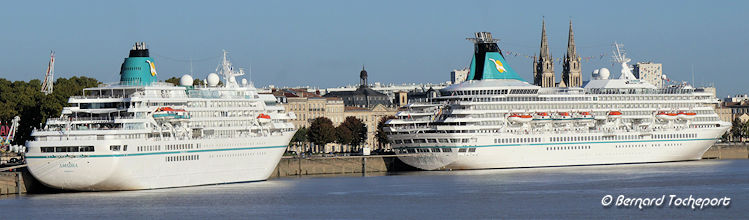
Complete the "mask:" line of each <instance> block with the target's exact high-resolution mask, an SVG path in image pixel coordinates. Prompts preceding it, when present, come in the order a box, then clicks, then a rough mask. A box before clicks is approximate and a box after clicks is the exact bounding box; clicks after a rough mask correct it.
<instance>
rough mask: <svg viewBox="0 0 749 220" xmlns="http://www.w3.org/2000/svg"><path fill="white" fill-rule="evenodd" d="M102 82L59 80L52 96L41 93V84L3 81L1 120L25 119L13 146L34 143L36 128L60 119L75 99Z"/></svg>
mask: <svg viewBox="0 0 749 220" xmlns="http://www.w3.org/2000/svg"><path fill="white" fill-rule="evenodd" d="M99 84H100V83H99V81H98V80H96V79H93V78H88V77H71V78H58V79H57V80H55V82H54V88H55V90H54V91H53V92H52V94H49V95H44V94H43V93H42V92H41V81H40V80H38V79H34V80H30V81H29V82H24V81H15V82H10V81H8V80H6V79H0V121H4V122H7V121H9V120H11V119H12V118H13V117H15V116H20V117H21V122H20V124H19V126H18V131H17V132H16V136H15V139H14V140H13V144H24V143H25V142H26V141H28V140H31V132H32V131H33V129H34V128H39V127H40V126H42V125H43V124H44V123H45V122H46V120H47V119H48V118H50V117H58V116H60V112H61V111H62V108H63V107H64V106H69V105H68V99H69V98H70V97H71V96H75V95H82V94H83V89H84V88H89V87H95V86H98V85H99Z"/></svg>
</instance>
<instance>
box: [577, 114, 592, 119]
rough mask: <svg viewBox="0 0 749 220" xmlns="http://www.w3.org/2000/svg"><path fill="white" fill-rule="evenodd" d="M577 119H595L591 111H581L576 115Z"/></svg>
mask: <svg viewBox="0 0 749 220" xmlns="http://www.w3.org/2000/svg"><path fill="white" fill-rule="evenodd" d="M575 119H576V120H591V119H593V115H591V114H590V112H579V113H577V115H575Z"/></svg>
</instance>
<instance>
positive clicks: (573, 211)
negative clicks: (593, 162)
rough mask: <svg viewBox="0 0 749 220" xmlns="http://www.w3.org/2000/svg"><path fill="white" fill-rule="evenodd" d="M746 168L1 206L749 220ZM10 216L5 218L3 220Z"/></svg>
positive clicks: (428, 180)
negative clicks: (658, 200)
mask: <svg viewBox="0 0 749 220" xmlns="http://www.w3.org/2000/svg"><path fill="white" fill-rule="evenodd" d="M672 194H673V195H677V196H679V197H688V196H689V195H693V196H694V197H724V196H727V197H730V198H731V199H732V203H731V206H730V207H728V208H708V209H704V210H692V209H691V208H674V207H668V206H666V205H664V207H661V208H656V207H651V208H645V209H643V210H640V209H638V208H636V207H635V208H617V207H604V206H602V205H601V199H602V198H603V197H604V196H605V195H612V196H613V197H614V198H615V197H616V196H618V195H626V196H628V197H660V196H662V195H666V197H668V195H672ZM748 208H749V160H706V161H692V162H677V163H655V164H637V165H613V166H579V167H557V168H529V169H498V170H476V171H433V172H426V171H422V172H404V173H397V174H389V175H378V176H367V177H360V176H348V177H303V178H282V179H272V180H269V181H263V182H254V183H241V184H226V185H215V186H200V187H186V188H175V189H161V190H143V191H126V192H96V193H63V194H47V195H28V196H13V197H6V198H4V199H0V211H1V212H2V215H3V219H57V218H66V219H71V218H107V219H143V218H162V219H175V218H179V219H186V218H199V219H206V218H214V217H215V218H219V219H224V218H242V219H260V218H263V219H265V218H277V219H299V218H312V219H370V218H377V219H455V218H458V219H475V218H576V217H581V216H588V217H596V218H610V217H618V218H625V217H627V218H642V217H645V218H683V217H693V218H713V219H714V218H740V219H747V218H749V209H748ZM6 217H7V218H6Z"/></svg>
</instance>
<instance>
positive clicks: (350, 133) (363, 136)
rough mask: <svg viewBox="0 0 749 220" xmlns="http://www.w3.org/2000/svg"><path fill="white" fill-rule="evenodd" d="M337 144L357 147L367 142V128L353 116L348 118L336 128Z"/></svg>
mask: <svg viewBox="0 0 749 220" xmlns="http://www.w3.org/2000/svg"><path fill="white" fill-rule="evenodd" d="M336 134H337V135H338V137H337V139H338V143H340V144H348V145H351V146H359V145H361V144H362V143H364V141H365V140H367V126H366V125H364V123H362V121H361V120H359V119H358V118H356V117H354V116H348V117H346V119H345V120H344V121H343V123H341V125H339V126H338V127H337V128H336Z"/></svg>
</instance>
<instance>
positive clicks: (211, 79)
mask: <svg viewBox="0 0 749 220" xmlns="http://www.w3.org/2000/svg"><path fill="white" fill-rule="evenodd" d="M205 80H206V82H207V83H208V86H217V85H218V82H219V78H218V74H215V73H211V74H208V78H206V79H205Z"/></svg>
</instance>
